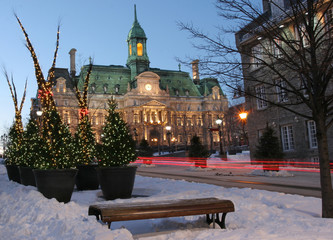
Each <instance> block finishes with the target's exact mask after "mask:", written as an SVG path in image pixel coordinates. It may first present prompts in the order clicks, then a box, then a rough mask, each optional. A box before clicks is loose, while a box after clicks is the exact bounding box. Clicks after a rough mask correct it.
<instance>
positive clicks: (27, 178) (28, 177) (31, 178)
mask: <svg viewBox="0 0 333 240" xmlns="http://www.w3.org/2000/svg"><path fill="white" fill-rule="evenodd" d="M19 171H20V177H21V183H22V184H23V185H25V186H28V185H30V186H35V187H36V181H35V175H34V173H33V172H32V168H31V167H21V166H20V167H19Z"/></svg>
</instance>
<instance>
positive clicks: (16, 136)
mask: <svg viewBox="0 0 333 240" xmlns="http://www.w3.org/2000/svg"><path fill="white" fill-rule="evenodd" d="M5 77H6V80H7V83H8V87H9V90H10V93H11V95H12V99H13V103H14V107H15V120H14V123H13V125H12V126H11V128H10V129H9V134H8V140H9V141H8V145H7V149H6V152H5V155H6V162H5V163H6V169H7V174H8V178H9V180H13V181H15V182H18V183H21V179H20V172H19V169H18V166H19V165H20V163H21V160H22V158H21V151H22V141H23V123H22V116H21V112H22V108H23V103H24V101H25V96H26V90H27V81H26V82H25V87H24V92H23V96H22V100H21V104H20V106H19V105H18V101H17V93H16V87H15V84H14V81H13V78H12V79H11V82H12V84H11V83H10V80H9V76H8V74H7V72H6V71H5Z"/></svg>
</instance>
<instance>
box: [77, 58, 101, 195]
mask: <svg viewBox="0 0 333 240" xmlns="http://www.w3.org/2000/svg"><path fill="white" fill-rule="evenodd" d="M91 71H92V63H90V64H89V67H88V71H87V75H86V78H85V80H84V82H83V89H82V92H81V91H80V89H79V87H78V85H79V82H78V81H77V82H76V81H73V86H74V89H75V96H76V99H77V101H78V105H79V124H78V128H77V131H76V133H75V138H74V150H75V154H74V158H75V163H76V167H77V169H78V170H79V172H78V174H77V176H76V187H77V189H78V190H94V189H98V186H99V182H98V177H97V172H96V163H95V162H94V159H95V155H96V153H95V151H96V141H95V135H94V133H93V131H92V128H91V124H90V121H89V111H88V86H89V79H90V74H91Z"/></svg>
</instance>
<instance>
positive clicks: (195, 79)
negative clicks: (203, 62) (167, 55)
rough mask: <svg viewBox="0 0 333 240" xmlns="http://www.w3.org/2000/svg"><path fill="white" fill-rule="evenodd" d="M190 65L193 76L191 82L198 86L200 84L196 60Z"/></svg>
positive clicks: (197, 61)
mask: <svg viewBox="0 0 333 240" xmlns="http://www.w3.org/2000/svg"><path fill="white" fill-rule="evenodd" d="M191 64H192V74H193V82H194V84H199V83H200V78H199V60H198V59H196V60H194V61H193V62H191Z"/></svg>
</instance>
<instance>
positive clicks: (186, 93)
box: [185, 89, 190, 97]
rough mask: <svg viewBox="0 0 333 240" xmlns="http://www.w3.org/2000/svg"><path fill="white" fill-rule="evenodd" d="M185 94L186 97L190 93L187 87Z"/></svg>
mask: <svg viewBox="0 0 333 240" xmlns="http://www.w3.org/2000/svg"><path fill="white" fill-rule="evenodd" d="M185 95H186V96H187V97H188V96H189V95H190V91H189V90H188V89H186V90H185Z"/></svg>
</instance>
